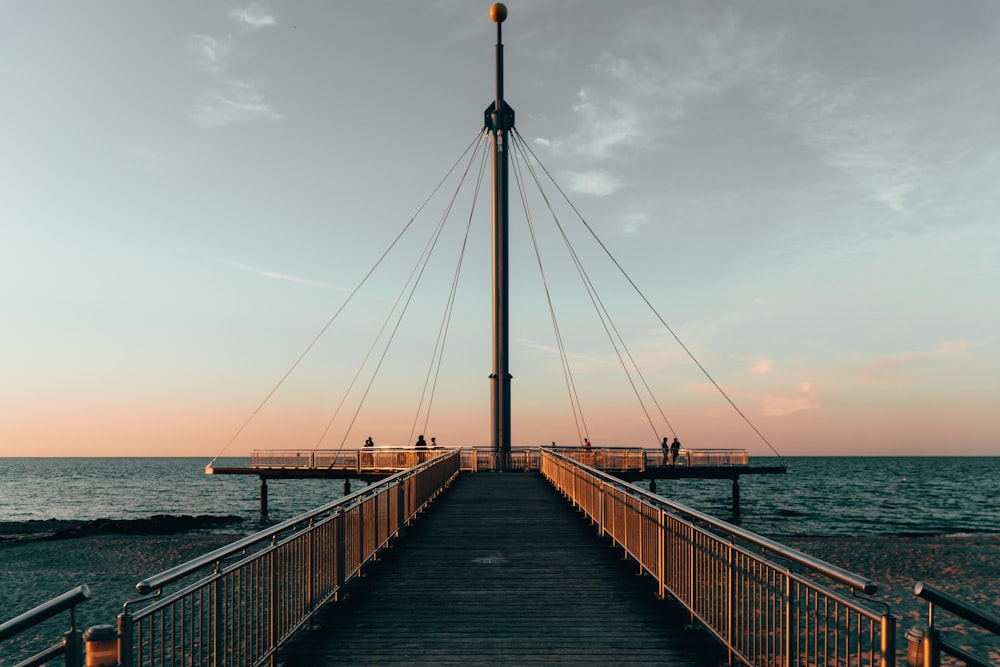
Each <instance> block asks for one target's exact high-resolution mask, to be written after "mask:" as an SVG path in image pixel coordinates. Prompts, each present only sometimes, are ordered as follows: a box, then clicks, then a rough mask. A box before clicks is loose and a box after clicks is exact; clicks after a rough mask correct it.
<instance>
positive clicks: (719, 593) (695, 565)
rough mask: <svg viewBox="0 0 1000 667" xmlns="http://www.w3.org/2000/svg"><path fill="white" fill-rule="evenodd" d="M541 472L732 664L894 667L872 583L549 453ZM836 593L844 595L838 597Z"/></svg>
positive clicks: (890, 623) (890, 638) (891, 642)
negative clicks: (715, 640)
mask: <svg viewBox="0 0 1000 667" xmlns="http://www.w3.org/2000/svg"><path fill="white" fill-rule="evenodd" d="M542 474H543V475H544V476H545V477H546V479H548V480H549V481H550V482H551V483H552V484H553V485H554V486H555V487H556V488H557V489H558V490H559V491H560V492H561V493H562V494H563V495H564V496H565V497H566V498H567V500H568V501H569V502H571V503H572V504H573V505H574V506H575V507H577V508H578V509H579V510H581V511H582V512H583V513H584V514H585V515H586V516H588V517H589V518H590V519H591V521H592V522H593V523H594V524H595V525H596V528H597V530H598V532H599V533H600V534H601V535H602V536H606V537H608V538H610V539H611V540H612V541H613V542H614V543H615V544H616V545H618V546H620V547H621V548H622V549H623V550H624V551H625V553H626V555H627V556H628V557H630V558H632V559H634V560H635V561H636V562H637V563H638V564H639V566H640V569H641V570H642V571H643V572H644V573H646V574H649V575H650V576H652V577H653V578H654V579H655V581H656V582H657V586H658V590H659V594H660V595H661V597H672V598H674V599H676V600H677V601H678V602H680V603H681V604H682V605H684V607H686V608H687V609H688V610H689V611H690V613H691V617H692V620H693V621H697V622H699V623H700V624H702V625H703V626H704V627H705V628H706V629H707V630H708V631H709V632H711V633H712V634H714V635H715V636H716V637H718V638H719V639H720V640H721V641H722V643H723V644H724V645H725V646H726V648H727V650H728V653H729V660H730V663H732V662H735V661H740V662H743V663H746V664H748V665H766V666H769V667H770V666H778V665H781V666H793V665H802V666H806V665H845V666H846V665H851V666H855V665H856V666H860V667H868V666H874V665H879V666H880V667H893V665H895V660H896V644H895V636H896V621H895V617H894V616H892V615H891V614H889V613H888V609H887V608H886V609H885V610H879V609H877V607H878V606H885V605H881V603H878V602H877V601H874V600H871V599H867V598H862V597H858V594H865V595H871V594H872V593H874V592H875V591H876V590H877V589H876V586H875V584H874V583H873V582H871V581H869V580H868V579H865V578H863V577H860V576H858V575H856V574H853V573H851V572H848V571H846V570H843V569H841V568H839V567H837V566H835V565H832V564H830V563H826V562H824V561H821V560H819V559H816V558H813V557H812V556H809V555H808V554H805V553H802V552H800V551H797V550H795V549H792V548H790V547H787V546H784V545H782V544H780V543H777V542H774V541H773V540H770V539H768V538H765V537H762V536H760V535H757V534H755V533H751V532H750V531H746V530H743V529H741V528H738V527H737V526H733V525H731V524H729V523H727V522H725V521H722V520H719V519H716V518H714V517H711V516H709V515H706V514H703V513H701V512H698V511H697V510H694V509H691V508H689V507H686V506H684V505H682V504H680V503H673V502H670V501H667V500H665V499H664V498H662V497H660V496H657V495H655V494H652V493H650V492H648V491H646V490H644V489H641V488H639V487H636V486H634V485H632V484H628V483H626V482H623V481H621V480H619V479H617V478H615V477H612V476H611V475H607V474H604V473H603V472H601V471H600V470H597V469H595V468H593V467H590V466H587V465H585V464H581V463H579V462H578V461H575V460H573V459H572V458H571V455H570V456H567V455H563V454H562V453H561V452H556V451H555V450H551V449H543V450H542ZM831 584H833V585H839V586H842V587H844V588H846V590H845V591H843V592H840V591H838V590H834V589H833V587H832V586H831Z"/></svg>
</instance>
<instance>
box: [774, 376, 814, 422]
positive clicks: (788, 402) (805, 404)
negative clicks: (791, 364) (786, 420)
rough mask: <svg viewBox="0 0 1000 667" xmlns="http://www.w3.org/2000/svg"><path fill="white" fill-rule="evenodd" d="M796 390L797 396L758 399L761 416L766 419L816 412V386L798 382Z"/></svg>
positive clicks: (775, 396)
mask: <svg viewBox="0 0 1000 667" xmlns="http://www.w3.org/2000/svg"><path fill="white" fill-rule="evenodd" d="M797 389H798V393H797V394H793V395H789V396H779V395H776V394H769V395H764V396H762V397H761V398H760V403H761V414H763V415H764V416H766V417H785V416H787V415H791V414H795V413H796V412H804V411H806V410H816V409H818V408H819V407H820V402H819V399H818V398H817V393H818V388H817V387H816V385H814V384H813V383H811V382H800V383H799V384H798V387H797Z"/></svg>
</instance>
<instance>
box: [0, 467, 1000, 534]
mask: <svg viewBox="0 0 1000 667" xmlns="http://www.w3.org/2000/svg"><path fill="white" fill-rule="evenodd" d="M206 463H208V461H207V460H206V459H195V458H67V459H53V458H0V521H28V520H33V519H36V520H37V519H72V520H90V519H99V518H111V519H135V518H144V517H148V516H152V515H154V514H192V515H197V514H216V515H230V514H234V515H239V516H242V517H244V518H246V519H247V522H245V523H244V524H242V525H241V526H238V527H234V528H233V529H232V530H236V531H240V532H244V533H245V532H246V531H247V530H248V529H255V528H256V527H257V526H258V525H259V524H261V523H263V522H262V520H261V518H260V515H259V481H258V479H257V477H254V476H243V475H239V476H236V475H233V476H229V475H206V474H205V472H204V469H205V465H206ZM751 463H752V464H754V463H756V464H760V465H774V464H775V462H774V461H773V460H759V461H752V462H751ZM787 463H788V465H789V469H788V473H787V474H784V475H746V476H743V477H741V480H740V489H741V508H742V512H741V516H740V517H739V519H738V520H735V523H737V524H739V525H740V526H742V527H743V528H745V529H747V530H752V531H754V532H756V533H759V534H762V535H767V536H772V537H780V536H783V535H795V536H844V535H962V534H1000V457H954V458H952V457H792V458H788V459H787ZM247 464H248V461H247V460H246V459H237V458H233V459H220V460H219V461H218V462H217V465H218V466H220V467H222V466H246V465H247ZM640 484H643V483H640ZM352 485H353V487H352V488H353V489H354V490H357V489H358V488H360V485H361V482H358V481H354V482H352ZM646 485H648V483H646ZM343 487H344V485H343V482H341V481H336V480H271V481H269V482H268V499H269V508H270V514H269V516H268V520H267V523H273V522H277V521H282V520H284V519H287V518H290V517H292V516H295V515H297V514H300V513H302V512H305V511H307V510H310V509H312V508H314V507H316V506H319V505H321V504H324V503H327V502H330V501H332V500H335V499H337V498H339V497H341V496H342V495H343ZM657 491H658V493H659V494H660V495H662V496H664V497H666V498H668V499H670V500H676V501H678V502H681V503H684V504H686V505H688V506H690V507H693V508H694V509H697V510H700V511H702V512H706V513H709V514H712V515H714V516H717V517H719V518H722V519H726V520H730V519H732V517H731V484H730V482H729V481H728V480H660V481H659V482H658V483H657Z"/></svg>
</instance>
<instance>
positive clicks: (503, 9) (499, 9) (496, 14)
mask: <svg viewBox="0 0 1000 667" xmlns="http://www.w3.org/2000/svg"><path fill="white" fill-rule="evenodd" d="M490 18H491V19H493V22H494V23H503V22H504V19H506V18H507V5H505V4H503V3H502V2H498V3H496V4H494V5H493V6H492V7H490Z"/></svg>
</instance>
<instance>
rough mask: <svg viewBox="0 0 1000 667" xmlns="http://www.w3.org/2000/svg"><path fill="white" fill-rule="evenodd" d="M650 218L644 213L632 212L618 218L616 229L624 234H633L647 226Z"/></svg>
mask: <svg viewBox="0 0 1000 667" xmlns="http://www.w3.org/2000/svg"><path fill="white" fill-rule="evenodd" d="M651 220H652V218H651V217H650V215H649V214H648V213H646V212H645V211H633V212H631V213H623V214H622V215H620V216H618V229H619V230H620V231H621V232H622V233H624V234H634V233H635V232H637V231H639V230H640V229H642V228H643V227H645V226H647V225H648V224H649V223H650V221H651Z"/></svg>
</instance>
